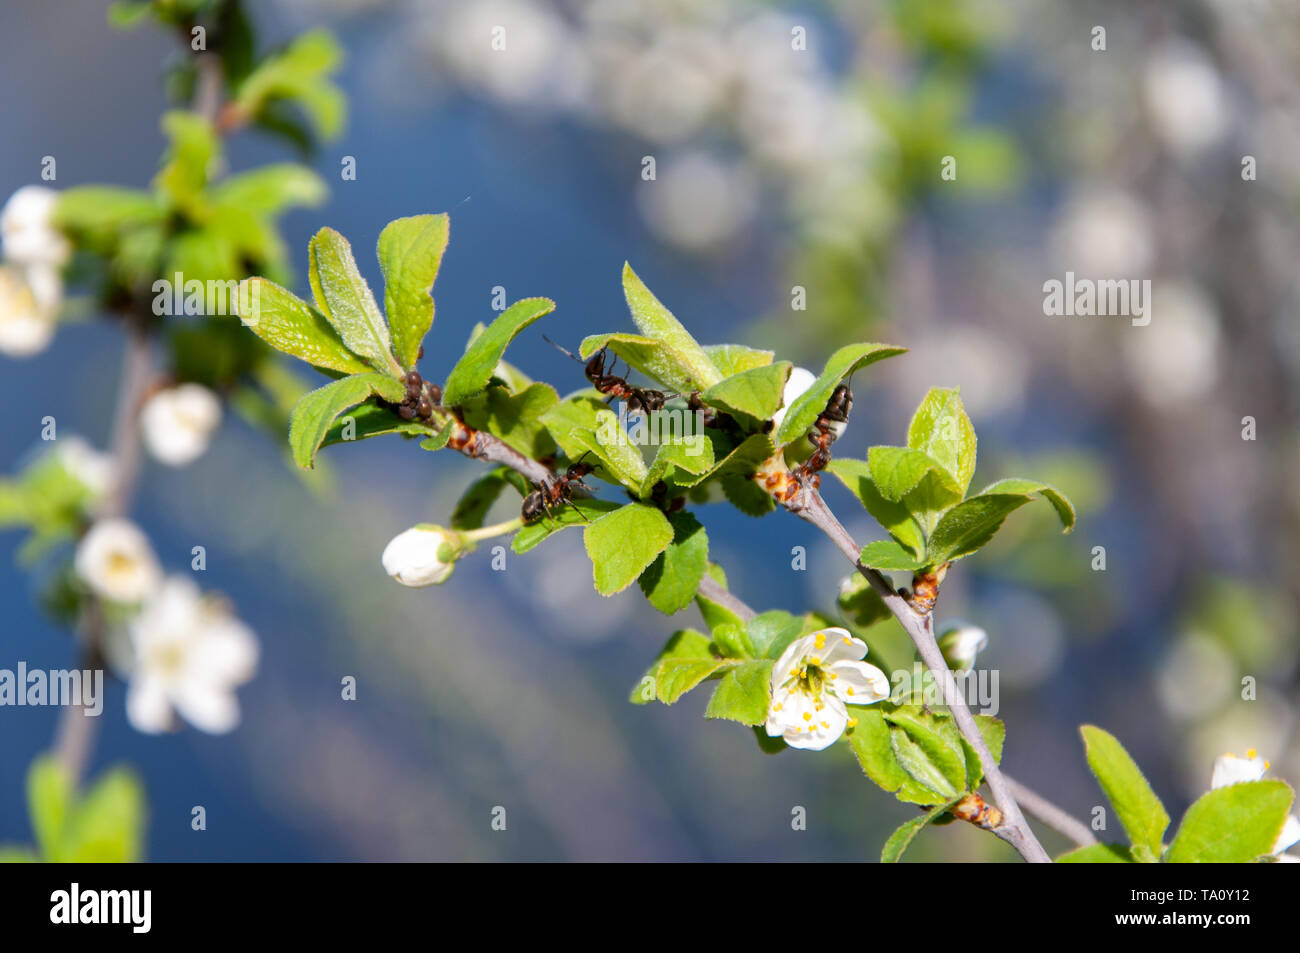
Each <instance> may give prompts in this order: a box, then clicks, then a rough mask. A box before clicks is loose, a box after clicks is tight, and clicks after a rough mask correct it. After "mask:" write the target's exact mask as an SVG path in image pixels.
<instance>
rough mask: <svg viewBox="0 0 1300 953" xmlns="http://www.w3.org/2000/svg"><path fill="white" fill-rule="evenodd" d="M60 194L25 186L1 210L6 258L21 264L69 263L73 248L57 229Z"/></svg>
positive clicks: (0, 236)
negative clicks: (55, 223)
mask: <svg viewBox="0 0 1300 953" xmlns="http://www.w3.org/2000/svg"><path fill="white" fill-rule="evenodd" d="M58 200H59V194H58V193H57V192H55V191H54V190H53V189H47V188H45V187H44V186H40V185H25V186H23V187H22V188H21V189H19V190H18V191H17V192H15V193H14V194H13V195H11V196H9V200H8V201H7V202H5V205H4V208H3V209H0V238H2V239H3V245H4V257H5V259H6V260H7V261H10V262H13V263H15V264H19V265H25V266H26V265H54V266H60V265H63V264H66V263H67V260H68V257H69V255H70V254H71V251H72V249H71V246H70V245H69V244H68V240H67V239H66V238H64V237H63V234H62V233H61V232H59V231H58V229H56V228H55V227H54V207H55V205H56V204H57V203H58Z"/></svg>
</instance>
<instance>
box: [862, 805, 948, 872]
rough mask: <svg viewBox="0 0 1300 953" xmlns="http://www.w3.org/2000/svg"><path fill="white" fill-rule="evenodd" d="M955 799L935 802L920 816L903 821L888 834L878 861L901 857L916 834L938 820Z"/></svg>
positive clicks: (893, 860) (891, 862) (888, 860)
mask: <svg viewBox="0 0 1300 953" xmlns="http://www.w3.org/2000/svg"><path fill="white" fill-rule="evenodd" d="M956 803H957V801H956V800H953V801H949V802H948V803H947V804H936V805H935V806H934V807H932V808H930V810H928V811H926V812H925V813H924V814H922V815H921V816H920V817H914V818H912V819H911V820H910V821H904V822H903V824H901V825H900V826H899V828H898V829H897V830H896V831H894V833H892V834H890V835H889V840H887V841H885V846H884V849H883V850H881V852H880V862H881V863H882V864H896V863H898V862H899V861H900V860H902V859H903V853H904V852H905V851H906V850H907V848H908V847H909V846H911V843H912V841H913V840H915V839H916V835H917V834H919V833H921V830H922V829H923V828H925V827H927V826H928V825H930V824H931V823H933V822H934V821H936V820H938V819H939V818H940V817H941V816H943V814H944V813H946V812H947V810H948V808H950V807H952V806H953V805H954V804H956Z"/></svg>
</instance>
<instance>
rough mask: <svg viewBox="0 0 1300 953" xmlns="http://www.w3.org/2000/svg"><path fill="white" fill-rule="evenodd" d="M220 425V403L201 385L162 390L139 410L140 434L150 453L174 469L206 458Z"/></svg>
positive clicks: (183, 385) (182, 385)
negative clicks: (206, 452) (205, 453)
mask: <svg viewBox="0 0 1300 953" xmlns="http://www.w3.org/2000/svg"><path fill="white" fill-rule="evenodd" d="M220 423H221V401H220V400H219V399H218V398H217V395H216V394H214V393H212V391H210V390H208V389H207V388H206V387H204V386H203V385H202V384H192V383H190V384H181V385H179V386H177V387H171V388H168V389H166V390H160V391H158V393H156V394H154V395H153V396H152V397H150V398H149V399H148V400H147V401H145V404H144V407H143V408H141V410H140V435H141V437H142V438H143V440H144V445H145V446H146V447H148V448H149V452H150V453H151V454H152V455H153V456H154V457H155V458H156V459H157V460H159V461H160V462H162V463H165V464H167V465H168V466H171V467H183V466H185V465H186V464H188V463H193V462H194V461H195V460H197V459H198V458H199V457H201V456H203V454H204V452H205V451H206V450H207V449H208V444H210V443H211V442H212V434H213V432H214V431H215V430H216V429H217V427H218V425H219V424H220Z"/></svg>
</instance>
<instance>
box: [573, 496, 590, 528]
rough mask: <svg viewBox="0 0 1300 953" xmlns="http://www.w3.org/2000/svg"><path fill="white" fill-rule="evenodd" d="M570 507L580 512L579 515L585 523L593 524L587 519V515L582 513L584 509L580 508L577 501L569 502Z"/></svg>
mask: <svg viewBox="0 0 1300 953" xmlns="http://www.w3.org/2000/svg"><path fill="white" fill-rule="evenodd" d="M569 505H570V506H572V507H573V508H574V509H575V510H577V511H578V515H579V516H581V517H582V519H583V521H584V522H587V523H590V522H591V520H589V519H587V514H586V513H584V512H582V507H580V506H579V505H578V504H577V502H576V501H575V500H569Z"/></svg>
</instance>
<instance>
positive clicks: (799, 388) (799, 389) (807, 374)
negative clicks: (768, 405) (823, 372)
mask: <svg viewBox="0 0 1300 953" xmlns="http://www.w3.org/2000/svg"><path fill="white" fill-rule="evenodd" d="M815 383H817V375H816V374H814V373H813V372H812V371H810V370H808V369H807V368H804V367H795V368H792V369H791V371H790V376H789V377H787V378H786V381H785V390H784V391H782V392H781V409H780V410H778V411H777V412H776V413H774V414H773V415H772V426H773V429H775V428H777V427H780V426H781V422H782V421H783V420H785V413H786V411H787V410H789V409H790V405H791V404H793V403H794V402H795V401H796V400H798V399H799V398H800V397H802V396H803V395H804V392H805V391H807V390H808V388H809V387H812V386H813V384H815Z"/></svg>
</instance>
